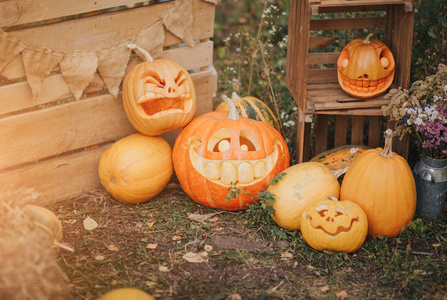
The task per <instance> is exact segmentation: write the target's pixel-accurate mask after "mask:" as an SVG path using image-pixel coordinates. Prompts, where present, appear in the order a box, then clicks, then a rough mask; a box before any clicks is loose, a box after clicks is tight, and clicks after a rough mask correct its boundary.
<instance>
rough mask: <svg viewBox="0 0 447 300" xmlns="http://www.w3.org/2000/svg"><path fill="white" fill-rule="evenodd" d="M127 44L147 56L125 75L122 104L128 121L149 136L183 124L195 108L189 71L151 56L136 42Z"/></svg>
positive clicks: (141, 54)
mask: <svg viewBox="0 0 447 300" xmlns="http://www.w3.org/2000/svg"><path fill="white" fill-rule="evenodd" d="M129 48H130V49H132V50H134V51H138V54H139V55H140V57H142V58H144V59H145V60H146V61H145V62H143V63H140V64H138V65H136V66H134V67H133V68H132V69H131V70H130V71H129V73H128V74H127V75H126V77H125V79H124V83H123V104H124V110H125V111H126V115H127V118H128V120H129V121H130V123H131V124H132V125H133V126H134V127H135V129H136V130H138V131H139V132H141V133H142V134H145V135H149V136H155V135H160V134H162V133H164V132H167V131H172V130H176V129H179V128H182V127H184V126H186V125H187V124H188V123H189V122H190V121H191V120H192V118H193V117H194V113H195V111H196V92H195V88H194V83H193V81H192V79H191V77H190V76H189V74H188V71H186V70H185V69H184V68H183V67H182V66H181V65H179V64H178V63H176V62H174V61H171V60H168V59H156V60H153V59H152V57H151V56H150V55H149V53H147V52H146V51H145V50H144V49H142V48H140V47H138V46H136V45H133V44H131V45H129Z"/></svg>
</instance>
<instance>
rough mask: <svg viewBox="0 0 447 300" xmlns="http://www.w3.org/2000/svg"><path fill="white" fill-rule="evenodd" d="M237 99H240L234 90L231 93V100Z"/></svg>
mask: <svg viewBox="0 0 447 300" xmlns="http://www.w3.org/2000/svg"><path fill="white" fill-rule="evenodd" d="M238 100H241V97H239V95H238V94H237V93H236V92H233V94H231V101H233V102H236V101H238Z"/></svg>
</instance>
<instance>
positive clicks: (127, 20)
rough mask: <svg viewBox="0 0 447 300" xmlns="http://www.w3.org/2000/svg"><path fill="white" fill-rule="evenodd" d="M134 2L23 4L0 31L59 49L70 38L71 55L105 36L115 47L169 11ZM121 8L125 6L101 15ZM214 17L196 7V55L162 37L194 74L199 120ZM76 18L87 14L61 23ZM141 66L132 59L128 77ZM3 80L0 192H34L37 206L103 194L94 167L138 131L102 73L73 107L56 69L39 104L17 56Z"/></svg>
mask: <svg viewBox="0 0 447 300" xmlns="http://www.w3.org/2000/svg"><path fill="white" fill-rule="evenodd" d="M137 2H138V3H140V2H141V1H134V0H127V1H125V0H111V1H93V0H81V1H78V2H76V5H73V4H72V3H71V2H70V1H60V0H42V1H39V2H38V3H39V5H36V3H37V2H36V1H31V0H24V1H21V2H20V4H21V5H23V7H18V8H17V11H18V12H17V15H16V16H15V17H14V14H12V15H13V17H11V16H10V17H8V18H4V17H3V16H2V17H0V24H1V26H3V29H5V30H7V31H10V32H11V31H14V34H15V35H16V36H18V37H20V38H27V41H29V39H30V37H35V38H33V40H35V42H36V43H39V42H42V43H44V41H45V40H46V42H48V43H49V44H50V45H54V46H55V47H58V45H60V44H61V43H62V44H63V43H66V38H65V36H67V32H69V34H68V35H69V36H70V41H72V42H71V43H72V44H70V45H67V44H65V45H64V47H68V48H71V49H76V47H78V46H79V45H81V43H96V44H98V46H99V45H100V42H101V39H102V38H104V37H107V38H111V39H112V40H113V39H116V40H120V39H123V38H125V33H126V32H129V30H130V29H132V28H142V27H143V25H144V24H150V23H151V20H155V19H156V18H157V17H158V16H159V15H160V14H161V13H162V12H163V11H164V10H165V9H166V8H167V7H168V6H169V5H171V4H170V3H169V2H168V3H163V4H155V5H146V6H141V7H132V6H133V4H135V3H137ZM11 5H12V6H11ZM14 5H17V4H16V1H4V2H0V9H3V8H5V7H6V8H8V7H9V8H10V9H12V11H14V8H15V6H14ZM122 5H128V7H120V10H117V11H113V12H107V13H106V12H104V11H100V10H105V9H110V8H113V7H116V6H122ZM46 7H51V8H52V9H45V8H46ZM131 7H132V8H131ZM214 10H215V6H214V5H213V4H211V3H206V2H204V1H201V0H194V2H193V11H194V24H193V36H194V40H195V41H197V42H196V46H195V47H194V48H191V47H188V46H185V45H184V44H182V41H181V40H180V39H179V38H177V37H176V36H174V35H173V34H171V33H169V32H166V35H165V36H166V38H165V46H166V48H165V51H164V53H163V55H162V56H163V57H165V58H169V59H172V60H174V61H177V62H178V63H180V64H182V65H183V66H184V67H185V68H186V69H188V70H189V71H190V73H191V77H192V79H193V81H194V84H195V87H196V91H197V111H196V115H199V114H202V113H204V112H208V111H211V110H212V99H213V97H214V96H215V93H216V89H217V83H216V82H217V74H216V72H215V70H214V68H213V67H212V61H213V43H212V42H211V41H210V40H209V38H210V37H212V35H213V32H214ZM74 14H84V15H81V16H77V17H76V18H74V19H73V18H66V19H64V17H66V16H73V15H74ZM41 21H44V22H43V23H44V24H45V25H41V23H42V22H41ZM39 22H41V23H39ZM130 32H131V33H132V31H131V30H130ZM52 33H53V35H51V34H52ZM170 46H175V47H170ZM0 55H1V54H0ZM139 62H140V60H139V58H137V57H136V56H135V57H133V58H132V59H131V61H130V62H129V65H128V69H127V70H129V69H130V68H131V67H132V66H133V65H135V64H137V63H139ZM126 73H127V72H126ZM1 75H2V81H1V82H2V84H1V85H0V186H2V187H13V188H18V187H31V188H34V189H35V190H36V191H37V192H38V193H40V196H39V199H38V201H39V203H40V204H42V205H45V204H48V203H52V202H56V201H61V200H64V199H67V198H72V197H77V196H80V195H82V194H84V193H86V192H88V191H90V190H93V189H96V188H98V187H100V183H99V179H98V175H97V166H98V162H99V158H100V157H101V154H102V153H103V151H104V150H105V149H106V148H107V147H109V146H110V145H112V144H113V142H115V141H116V140H118V139H120V138H123V137H125V136H127V135H129V134H132V133H134V132H135V129H134V128H133V127H132V126H131V125H130V123H129V122H128V120H127V117H126V115H125V113H124V109H123V106H122V99H121V96H119V97H118V99H115V98H114V97H113V96H111V95H110V94H109V93H108V91H107V89H106V86H105V84H104V82H103V81H102V79H101V77H100V76H99V74H95V77H94V80H93V82H92V83H91V84H90V85H89V86H88V88H87V89H86V90H85V92H84V95H83V97H81V99H80V100H79V101H76V100H74V98H73V96H72V95H71V93H70V90H69V88H68V86H67V84H66V83H65V81H64V79H63V76H62V74H61V73H60V70H58V69H56V70H55V71H54V72H52V73H51V75H50V76H48V77H47V78H46V79H45V80H44V82H43V89H42V92H41V97H39V98H38V100H37V101H35V102H33V100H32V93H31V89H30V87H29V85H28V83H27V82H26V78H25V73H24V68H23V64H22V62H21V59H20V57H16V58H15V59H14V60H13V61H12V62H11V63H10V64H9V65H8V66H7V67H6V68H5V69H4V71H3V72H2V73H1ZM175 137H176V133H169V134H166V135H165V136H164V138H165V139H167V140H168V142H170V144H171V145H172V144H173V142H174V139H175Z"/></svg>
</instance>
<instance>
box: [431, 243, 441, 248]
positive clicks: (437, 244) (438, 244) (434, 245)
mask: <svg viewBox="0 0 447 300" xmlns="http://www.w3.org/2000/svg"><path fill="white" fill-rule="evenodd" d="M432 246H433V247H434V248H438V247H441V243H436V244H432Z"/></svg>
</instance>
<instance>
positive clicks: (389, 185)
mask: <svg viewBox="0 0 447 300" xmlns="http://www.w3.org/2000/svg"><path fill="white" fill-rule="evenodd" d="M391 145H392V130H391V129H387V130H386V131H385V146H384V148H383V149H382V148H377V149H370V150H367V151H365V152H363V153H362V154H361V155H359V157H358V158H357V159H356V160H355V162H354V163H353V164H352V165H351V167H350V168H349V169H348V172H347V173H346V175H345V177H344V179H343V182H342V185H341V192H340V200H345V199H346V200H351V201H352V202H354V203H357V204H358V205H360V207H361V208H362V209H363V210H364V211H365V213H366V215H367V217H368V234H369V235H372V236H388V237H395V236H397V235H399V234H400V233H401V232H402V231H403V230H404V229H405V228H406V227H407V225H408V224H409V223H410V221H411V220H412V219H413V217H414V213H415V210H416V184H415V181H414V178H413V174H412V172H411V169H410V166H409V165H408V163H407V161H406V160H405V159H404V158H403V157H402V156H400V155H398V154H396V153H394V152H392V148H391Z"/></svg>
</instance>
